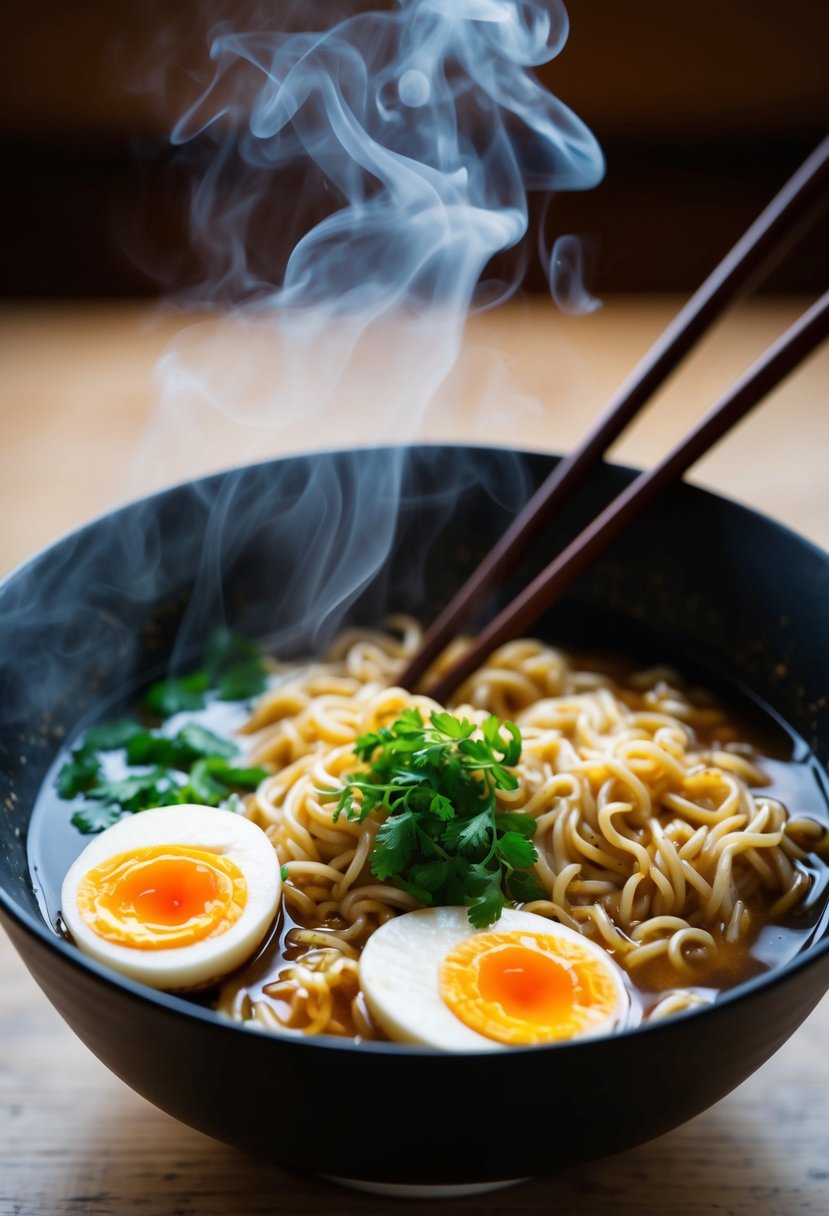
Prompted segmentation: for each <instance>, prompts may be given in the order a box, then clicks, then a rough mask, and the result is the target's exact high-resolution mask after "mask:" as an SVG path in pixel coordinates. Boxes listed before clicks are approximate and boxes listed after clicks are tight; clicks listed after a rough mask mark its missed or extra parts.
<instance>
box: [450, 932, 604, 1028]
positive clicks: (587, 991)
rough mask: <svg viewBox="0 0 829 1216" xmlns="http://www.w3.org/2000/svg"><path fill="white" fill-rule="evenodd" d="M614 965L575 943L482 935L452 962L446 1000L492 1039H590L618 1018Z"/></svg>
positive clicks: (455, 951) (467, 1022)
mask: <svg viewBox="0 0 829 1216" xmlns="http://www.w3.org/2000/svg"><path fill="white" fill-rule="evenodd" d="M610 967H611V964H609V963H608V964H604V963H603V962H602V961H601V960H600V959H598V958H596V957H594V956H593V955H592V954H591V953H590V952H589V951H588V950H586V949H585V948H584V947H583V946H582V945H581V943H580V942H577V941H571V940H570V939H569V938H559V937H553V936H545V935H544V934H542V933H523V932H518V933H515V932H513V933H477V934H474V935H473V936H472V937H468V938H466V939H465V940H464V941H463V942H461V943H460V944H459V945H457V946H455V948H454V949H453V950H450V951H449V953H448V954H447V955H446V957H445V958H444V960H443V964H442V967H441V972H440V995H441V997H442V999H443V1001H444V1003H445V1004H446V1005H447V1006H448V1007H449V1008H450V1009H451V1010H452V1012H453V1013H454V1014H455V1016H456V1017H458V1018H459V1019H460V1020H461V1021H462V1022H463V1023H464V1024H465V1025H466V1026H468V1027H469V1028H470V1030H474V1031H476V1032H477V1033H478V1034H481V1035H483V1036H484V1037H485V1038H488V1039H493V1040H494V1041H495V1042H498V1043H511V1044H536V1043H549V1042H554V1041H557V1040H562V1039H572V1038H574V1037H576V1036H577V1035H580V1034H585V1033H587V1032H589V1031H590V1030H593V1029H595V1028H597V1027H598V1026H600V1025H601V1024H602V1023H605V1022H607V1021H608V1020H609V1019H612V1018H613V1017H614V1016H615V1015H617V1014H618V1010H619V990H618V985H617V983H616V980H615V977H614V975H613V973H612V971H611V970H610Z"/></svg>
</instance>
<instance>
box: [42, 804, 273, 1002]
mask: <svg viewBox="0 0 829 1216" xmlns="http://www.w3.org/2000/svg"><path fill="white" fill-rule="evenodd" d="M153 845H190V846H191V847H193V848H197V849H202V850H204V851H205V852H209V853H217V854H220V855H221V856H223V857H226V858H228V859H229V860H230V861H232V862H234V863H235V864H236V865H237V866H238V868H239V870H240V871H241V872H242V874H243V875H244V878H245V880H246V882H247V902H246V904H245V907H244V910H243V912H242V915H241V916H240V917H239V919H238V920H237V921H236V922H235V923H234V924H232V925H231V926H230V927H229V928H228V929H226V930H225V931H224V932H223V933H220V934H219V935H218V936H217V937H210V938H205V939H204V940H202V941H197V942H193V943H191V944H190V945H185V946H174V947H171V948H169V949H161V950H142V949H140V948H137V947H133V946H123V945H119V944H118V943H115V942H110V941H107V940H106V939H105V938H103V937H100V936H99V935H98V934H97V933H96V932H95V931H94V930H93V929H92V928H91V927H90V926H89V925H87V923H86V922H85V921H84V919H83V917H82V916H81V913H80V911H79V908H78V902H77V891H78V885H79V884H80V882H81V881H82V879H83V878H84V877H85V875H86V874H88V873H89V871H90V870H92V869H94V867H95V866H99V865H101V864H102V863H103V862H105V861H107V860H109V858H111V857H115V856H117V855H118V854H119V853H128V852H131V851H132V850H134V849H141V848H150V847H152V846H153ZM281 893H282V878H281V873H280V866H279V862H278V861H277V858H276V853H275V852H274V849H273V845H272V844H271V842H270V841H269V840H268V838H267V836H266V835H265V833H264V832H263V831H262V829H261V828H259V827H257V826H256V824H255V823H251V821H250V820H249V819H244V818H243V817H242V816H240V815H236V814H234V813H233V812H232V811H225V810H217V809H216V808H214V807H207V806H196V805H192V804H182V805H180V806H167V807H158V808H156V809H154V810H150V811H141V812H140V813H138V814H136V815H134V816H130V817H129V818H126V819H121V820H119V822H118V823H116V824H113V826H112V827H111V828H107V829H106V831H104V832H102V833H101V834H100V836H96V837H95V838H94V839H93V840H92V841H91V842H90V843H89V844H88V845H87V846H86V848H85V849H84V851H83V852H82V853H81V855H80V856H79V857H78V858H77V860H76V861H75V862H74V863H73V865H72V866H71V868H70V869H69V872H68V873H67V875H66V877H65V879H64V880H63V886H62V887H61V915H62V917H63V920H64V923H65V924H66V927H67V929H68V930H69V932H70V933H71V935H72V937H73V939H74V941H75V943H76V944H77V945H78V947H79V948H80V949H81V950H83V951H84V953H85V954H88V955H90V957H92V958H94V959H97V961H98V962H99V963H105V964H107V965H108V966H110V967H113V968H114V969H115V970H116V971H120V972H121V973H122V974H123V975H127V976H129V977H130V978H131V979H134V980H140V981H141V982H142V983H144V984H149V985H150V986H151V987H153V988H164V989H167V990H168V991H174V990H177V989H187V988H197V987H203V986H205V985H207V984H209V983H210V982H211V981H213V980H215V979H218V978H219V977H220V976H223V975H226V974H228V972H230V971H233V970H235V969H236V968H237V967H239V966H241V964H242V963H244V962H245V960H246V959H247V958H249V957H250V956H251V954H253V952H254V951H255V950H256V948H257V946H258V945H259V944H260V942H261V941H262V938H263V937H264V936H265V933H266V932H267V930H268V928H269V926H270V925H271V922H272V921H273V919H274V917H275V915H276V912H277V909H278V907H279V901H280V897H281Z"/></svg>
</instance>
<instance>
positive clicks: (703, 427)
mask: <svg viewBox="0 0 829 1216" xmlns="http://www.w3.org/2000/svg"><path fill="white" fill-rule="evenodd" d="M827 337H829V291H827V292H825V293H824V294H823V295H822V296H821V297H820V299H819V300H818V301H817V302H816V303H815V304H813V305H812V307H811V308H809V309H808V310H807V311H806V312H805V313H804V314H803V315H802V316H801V317H800V318H799V320H797V321H796V322H795V323H794V325H792V326H790V328H789V329H787V330H786V331H785V333H783V334H782V335H781V336H780V337H779V338H778V339H777V341H776V342H774V343H773V344H772V345H771V346H770V347H769V349H768V350H767V351H766V352H765V353H764V354H763V355H762V356H761V357H760V358H759V359H758V360H757V361H756V362H755V363H753V364H752V365H751V367H750V368H749V369H748V370H747V371H746V372H745V373H744V374H743V375H742V376H741V377H740V379H739V380H737V381H736V383H735V384H733V385H732V387H731V388H730V389H729V390H728V392H727V393H726V394H725V395H724V396H723V397H721V398H720V400H719V401H718V402H717V404H716V405H714V406H713V408H712V409H711V410H709V412H708V413H707V414H706V415H705V416H704V417H703V418H702V420H701V421H700V422H698V423H697V425H696V427H694V429H693V430H692V431H691V432H690V433H689V434H688V435H687V436H686V438H685V439H683V440H682V442H681V443H679V444H678V445H677V446H676V447H675V448H674V449H673V450H672V451H671V452H669V453H668V455H667V456H666V457H665V458H664V459H663V460H662V461H661V462H660V463H659V464H658V465H656V466H655V467H654V468H653V469H650V470H648V471H646V472H644V473H640V475H639V476H638V477H636V478H635V479H634V480H633V481H632V482H631V483H630V485H629V486H628V487H627V488H626V489H625V490H623V491H622V493H621V494H619V495H618V496H617V497H616V498H615V499H614V500H613V501H612V502H611V503H610V504H609V505H608V506H607V507H605V509H604V510H603V511H602V512H601V513H600V514H599V515H597V516H596V518H595V519H594V520H593V521H592V522H591V523H590V524H589V525H588V526H587V527H586V528H585V529H584V530H583V531H582V532H581V533H580V534H579V535H578V536H577V537H576V539H575V540H573V541H571V543H570V544H569V545H568V546H567V547H566V548H565V549H564V550H562V552H561V553H560V554H559V555H558V556H557V557H556V558H555V559H554V560H553V561H552V562H550V564H549V565H548V566H547V567H546V569H544V570H543V571H542V572H541V574H539V575H538V577H537V578H535V579H534V580H533V581H532V582H531V583H530V584H529V586H527V587H526V588H525V589H524V591H522V592H521V594H520V595H519V596H517V597H516V599H514V600H513V601H512V602H511V603H510V604H508V605H507V607H506V608H505V609H504V610H503V611H502V612H501V613H500V614H499V615H498V616H496V617H495V619H494V620H493V621H491V622H490V624H489V625H487V626H486V627H485V628H484V629H483V631H482V632H481V633H480V634H479V635H478V637H477V638H476V640H475V641H474V643H473V644H472V646H471V647H470V649H469V650H467V651H465V653H464V654H463V655H462V656H461V657H460V659H459V660H458V661H457V662H456V663H455V664H454V665H453V666H452V667H451V668H450V669H449V670H448V671H446V672H444V673H443V675H441V676H440V678H439V679H438V680H437V681H436V682H435V683H434V684H432V685H430V686H429V687H428V688H427V689H426V692H427V693H428V695H429V696H431V697H434V699H435V700H436V701H445V700H446V698H447V697H448V696H449V694H450V693H451V692H453V691H454V690H455V689H456V688H457V687H458V685H459V684H460V683H462V681H463V680H465V679H466V677H467V676H469V675H471V673H472V672H473V671H475V670H476V668H478V667H479V666H480V665H481V663H482V662H483V660H484V659H485V658H486V657H487V655H489V654H490V653H491V652H492V651H493V650H494V649H495V648H496V647H497V646H500V645H501V643H502V642H505V641H507V640H509V639H510V638H513V637H516V636H517V635H519V634H521V633H524V632H525V631H526V630H527V629H528V628H529V627H530V626H531V625H532V624H533V623H534V622H535V621H536V619H537V618H538V617H539V616H540V615H541V613H542V612H544V611H545V610H546V609H547V608H549V607H550V606H551V605H552V604H553V602H554V601H555V600H556V599H558V598H559V597H560V596H561V595H562V594H563V592H564V591H566V590H567V588H568V587H569V586H570V584H571V583H573V582H574V581H575V580H576V579H577V578H578V577H579V575H580V574H581V573H582V572H583V571H584V570H585V569H586V568H587V567H588V566H589V565H591V563H592V562H594V561H595V560H596V558H597V557H599V556H600V555H601V554H602V553H603V552H604V551H605V550H606V549H607V548H609V547H610V545H611V544H612V543H613V541H614V540H616V539H617V537H618V536H620V535H621V533H622V532H624V531H625V529H626V528H628V527H629V526H630V524H632V523H633V522H634V520H636V519H638V518H639V516H640V515H642V514H643V513H644V512H645V511H646V510H647V509H648V507H650V506H651V504H652V503H653V502H654V500H655V499H656V498H657V497H658V496H659V495H660V494H661V493H662V492H663V490H665V489H666V488H667V487H668V486H669V485H671V483H672V482H674V481H677V480H679V478H680V477H682V475H683V473H685V471H686V470H687V469H689V468H690V466H691V465H692V464H693V463H694V461H696V460H698V459H699V457H700V456H702V455H703V454H704V453H705V452H707V451H708V449H709V448H710V447H712V446H713V445H714V444H715V443H717V441H718V440H719V439H721V438H722V436H723V435H725V434H726V432H727V431H728V430H729V429H730V428H731V427H732V426H734V424H735V423H737V422H739V421H740V419H742V418H744V417H745V415H746V414H747V413H748V412H749V411H750V410H751V409H753V408H754V406H755V405H757V404H758V403H759V402H760V401H761V400H762V398H763V397H765V396H766V394H767V393H769V392H770V391H771V390H772V389H773V388H774V387H775V386H776V385H777V384H778V383H779V382H780V381H781V380H782V379H783V378H784V377H785V376H787V375H788V374H789V373H790V372H791V371H793V370H794V368H795V367H796V366H797V365H798V363H800V362H801V361H802V360H803V359H805V358H806V356H807V355H809V354H810V353H811V352H812V351H813V350H814V349H815V348H816V347H817V346H819V345H820V343H821V342H822V341H823V340H824V339H825V338H827Z"/></svg>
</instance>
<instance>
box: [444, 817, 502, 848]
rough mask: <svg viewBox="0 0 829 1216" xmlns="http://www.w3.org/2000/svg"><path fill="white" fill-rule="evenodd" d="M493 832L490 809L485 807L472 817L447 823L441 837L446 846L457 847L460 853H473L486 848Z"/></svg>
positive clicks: (493, 825) (493, 823) (493, 826)
mask: <svg viewBox="0 0 829 1216" xmlns="http://www.w3.org/2000/svg"><path fill="white" fill-rule="evenodd" d="M494 834H495V822H494V819H493V816H492V809H491V808H490V807H487V809H486V810H485V811H481V813H480V815H475V816H473V818H472V819H466V820H458V819H456V820H455V821H454V823H451V824H449V826H448V827H447V829H446V831H445V832H444V837H443V838H444V841H445V842H446V844H447V846H449V847H451V848H454V849H458V850H459V851H460V852H461V853H474V852H476V851H478V850H480V849H486V848H488V846H489V844H490V843H491V840H492V837H493V836H494Z"/></svg>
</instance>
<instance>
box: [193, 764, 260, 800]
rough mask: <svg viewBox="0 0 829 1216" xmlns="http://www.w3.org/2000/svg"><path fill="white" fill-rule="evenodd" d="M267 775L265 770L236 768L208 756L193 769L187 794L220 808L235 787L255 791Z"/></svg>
mask: <svg viewBox="0 0 829 1216" xmlns="http://www.w3.org/2000/svg"><path fill="white" fill-rule="evenodd" d="M267 775H268V774H267V771H266V769H264V768H235V767H234V766H233V765H232V764H228V762H227V760H224V759H222V758H221V757H214V756H208V757H207V758H206V759H203V760H197V761H196V763H195V764H194V765H193V767H192V768H191V770H190V780H189V782H188V784H187V786H185V792H186V793H188V794H192V795H193V798H194V800H195V801H196V802H200V803H202V804H203V805H204V806H218V805H219V803H220V802H222V801H223V800H224V799H225V798H227V796H228V794H229V793H230V792H231V790H232V789H233V788H234V786H242V787H246V788H249V789H255V788H256V786H257V785H258V784H259V782H260V781H264V779H265V778H266V777H267Z"/></svg>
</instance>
